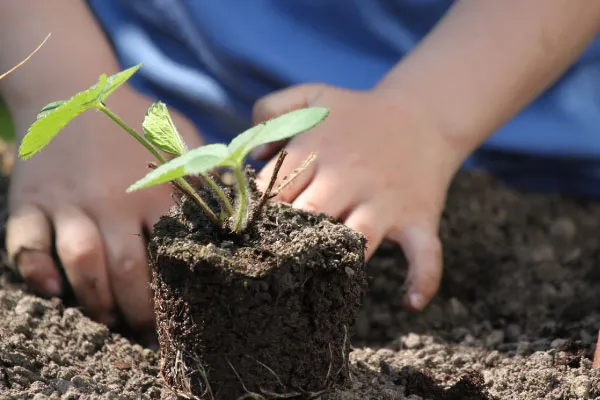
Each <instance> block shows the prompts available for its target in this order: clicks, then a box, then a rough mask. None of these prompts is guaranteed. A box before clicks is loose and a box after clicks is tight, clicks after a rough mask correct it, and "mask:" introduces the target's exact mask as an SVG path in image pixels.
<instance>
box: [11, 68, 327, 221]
mask: <svg viewBox="0 0 600 400" xmlns="http://www.w3.org/2000/svg"><path fill="white" fill-rule="evenodd" d="M141 66H142V64H139V65H136V66H134V67H131V68H129V69H126V70H124V71H121V72H119V73H117V74H115V75H112V76H110V77H107V76H106V75H101V76H100V78H99V79H98V82H97V83H96V84H95V85H94V86H92V87H90V88H89V89H87V90H84V91H82V92H80V93H77V94H76V95H75V96H73V97H71V98H70V99H68V100H64V101H63V100H61V101H55V102H52V103H50V104H48V105H46V106H45V107H44V108H43V109H42V110H41V111H40V112H39V114H38V115H37V118H36V121H35V122H34V123H33V124H32V125H31V127H30V128H29V130H28V132H27V135H25V137H24V138H23V141H22V143H21V146H20V148H19V156H20V157H21V158H22V159H27V158H30V157H32V156H33V155H34V154H36V153H37V152H39V151H41V150H42V149H43V148H44V147H46V146H47V145H48V144H49V143H50V142H51V141H52V140H53V139H54V137H56V136H57V135H58V133H60V131H61V130H62V129H63V128H64V127H65V126H67V125H68V124H69V123H70V122H71V121H72V120H73V119H75V118H76V117H77V116H79V115H80V114H82V113H84V112H86V111H88V110H92V109H97V110H100V111H102V112H103V113H104V114H105V115H106V116H108V117H109V118H110V119H111V120H113V121H114V122H115V123H116V124H117V125H119V126H120V127H121V128H123V130H125V131H126V132H127V133H128V134H129V135H130V136H131V137H133V138H134V139H135V140H137V141H138V142H139V143H140V144H141V145H142V146H144V147H145V148H146V149H147V150H148V151H149V152H150V153H151V154H152V155H153V156H154V158H155V159H156V163H151V164H150V165H152V168H151V169H152V170H151V171H150V172H149V173H148V174H147V175H146V176H144V177H143V178H142V179H140V180H139V181H137V182H135V183H134V184H133V185H131V186H130V187H129V188H128V189H127V192H133V191H136V190H140V189H143V188H148V187H151V186H155V185H159V184H162V183H167V182H170V183H172V184H173V185H174V186H175V187H177V188H178V189H179V190H180V191H181V192H183V193H184V194H186V195H187V196H188V197H189V198H190V199H192V200H193V201H194V202H195V203H196V204H197V205H198V206H199V207H200V209H201V210H202V211H203V212H204V213H205V214H206V215H207V217H208V218H209V219H210V220H211V221H212V222H214V223H215V224H216V225H217V226H219V227H220V228H223V229H225V228H227V229H229V230H231V231H232V232H236V233H240V232H242V231H244V230H245V229H246V228H247V226H248V224H249V222H250V220H251V218H253V217H254V216H256V213H257V212H260V209H261V207H262V205H263V204H264V201H265V199H266V196H269V194H270V193H267V194H266V196H263V198H262V199H261V201H260V202H259V204H258V207H256V205H254V204H252V199H251V196H250V187H249V182H248V180H247V177H246V174H245V173H244V162H245V159H246V157H247V156H248V154H249V153H250V152H251V151H252V150H253V149H255V148H256V147H258V146H260V145H263V144H267V143H271V142H276V141H280V140H283V139H288V138H291V137H293V136H295V135H297V134H299V133H301V132H304V131H307V130H309V129H312V128H313V127H315V126H316V125H317V124H319V123H320V122H321V121H323V120H324V119H325V118H326V117H327V115H328V114H329V111H328V110H327V109H326V108H322V107H309V108H304V109H298V110H294V111H291V112H288V113H286V114H283V115H281V116H279V117H277V118H274V119H271V120H269V121H266V122H263V123H261V124H258V125H256V126H253V127H251V128H250V129H248V130H246V131H244V132H242V133H241V134H239V135H238V136H237V137H235V138H234V139H233V140H232V141H231V142H230V143H229V144H228V145H225V144H223V143H216V144H209V145H205V146H200V147H198V148H195V149H192V150H188V147H187V146H186V144H185V142H184V140H183V138H182V137H181V135H180V134H179V132H178V131H177V128H176V127H175V124H174V123H173V120H172V118H171V116H170V114H169V111H168V109H167V106H166V105H165V104H164V103H162V102H156V103H153V104H152V105H151V106H150V108H149V109H148V111H147V113H146V116H145V118H144V120H143V122H142V128H143V131H144V134H143V135H140V134H139V133H137V132H136V131H135V130H134V129H132V128H131V127H129V126H128V125H126V124H125V123H124V122H123V121H122V120H121V119H120V118H119V117H118V116H117V115H116V114H115V113H113V112H112V111H111V110H110V109H109V108H108V107H107V106H106V104H105V101H106V99H107V98H108V97H109V95H110V94H112V93H113V92H114V91H115V90H117V89H118V87H119V86H121V85H123V84H124V83H125V82H127V81H128V80H129V79H130V78H131V77H132V76H133V75H134V74H135V72H137V70H139V68H141ZM164 155H166V156H167V157H169V158H170V160H168V161H167V159H166V158H165V156H164ZM281 162H283V159H281ZM278 165H279V164H278ZM279 166H280V165H279ZM217 167H220V168H226V169H229V170H231V171H232V172H233V175H234V176H235V185H234V186H235V193H234V196H233V199H230V198H229V197H228V196H227V195H226V194H225V193H224V191H223V189H222V188H221V187H220V186H219V185H218V184H217V183H216V182H215V181H214V180H213V179H212V178H211V177H210V176H209V172H210V171H211V170H213V169H214V168H217ZM186 177H188V178H192V177H200V178H201V181H203V182H205V183H207V186H208V189H209V190H211V191H212V192H213V194H214V195H215V196H216V197H217V198H218V199H219V205H220V207H221V209H220V210H219V212H218V213H215V212H214V211H213V210H212V209H211V208H210V207H209V206H208V204H207V203H206V201H205V200H204V199H203V198H202V197H201V196H200V194H199V193H198V192H197V191H196V190H195V189H194V188H193V187H192V186H191V185H190V183H188V181H187V180H186V179H185V178H186ZM271 186H272V185H271ZM252 210H254V212H251V211H252ZM251 214H252V215H251Z"/></svg>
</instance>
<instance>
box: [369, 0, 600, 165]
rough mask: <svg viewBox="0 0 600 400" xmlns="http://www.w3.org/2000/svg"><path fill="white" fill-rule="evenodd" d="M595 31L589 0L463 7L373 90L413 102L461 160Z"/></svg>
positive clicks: (506, 0) (597, 8)
mask: <svg viewBox="0 0 600 400" xmlns="http://www.w3.org/2000/svg"><path fill="white" fill-rule="evenodd" d="M599 28H600V2H598V1H594V0H587V1H584V0H579V1H572V0H552V1H546V0H527V1H522V0H502V1H495V0H462V1H459V2H458V3H456V5H455V6H454V7H453V9H452V10H451V11H450V12H449V13H448V14H447V16H446V17H445V18H444V19H443V20H442V21H441V22H440V23H439V24H438V26H437V27H436V28H435V29H434V30H433V31H432V32H431V34H430V35H428V37H426V38H425V39H424V40H423V41H422V43H421V44H420V45H419V47H418V48H417V49H416V50H415V51H414V52H413V53H412V54H410V55H408V56H407V57H406V58H405V59H404V60H403V61H401V62H400V63H399V64H398V65H397V66H396V67H395V68H394V69H393V70H392V71H391V72H390V73H389V74H388V75H387V76H386V77H385V78H384V79H383V80H382V81H381V82H380V83H379V85H378V86H377V87H376V90H378V91H381V92H382V93H385V94H386V95H389V96H392V97H393V96H397V95H398V93H400V92H402V93H403V94H402V95H403V96H406V95H407V94H408V96H411V98H412V99H414V102H415V104H417V107H420V108H421V109H422V110H424V111H423V112H424V116H425V118H430V119H431V120H434V121H435V123H436V124H437V126H436V128H437V129H440V131H442V132H443V134H444V135H446V136H447V138H448V139H449V140H450V142H452V143H453V144H454V145H455V146H456V147H457V148H458V149H459V152H461V153H463V154H461V157H466V156H467V155H468V153H470V152H471V151H473V150H474V149H475V148H476V147H477V146H479V144H481V142H482V141H484V140H485V139H486V138H487V137H488V136H489V135H491V134H492V133H493V132H494V131H495V130H497V129H498V128H499V127H500V126H501V125H502V124H504V123H505V122H507V121H508V120H509V119H511V118H512V117H513V116H515V115H516V114H517V113H518V112H519V111H520V110H521V109H523V108H524V107H525V106H527V104H529V103H530V102H531V101H532V100H533V99H534V98H535V97H536V96H538V95H539V94H540V93H541V92H542V91H543V90H544V89H545V88H547V87H548V86H549V85H551V84H552V83H553V82H554V81H555V80H556V79H557V78H558V77H559V76H560V75H561V74H562V73H563V72H564V71H565V70H566V69H567V68H568V67H569V65H571V64H572V62H573V61H574V60H575V59H576V58H577V57H578V56H579V55H580V54H581V52H582V51H583V50H584V49H585V47H586V46H587V45H588V44H589V42H590V41H591V40H592V39H593V38H594V36H595V35H596V34H597V32H598V30H599Z"/></svg>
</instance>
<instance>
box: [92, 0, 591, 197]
mask: <svg viewBox="0 0 600 400" xmlns="http://www.w3.org/2000/svg"><path fill="white" fill-rule="evenodd" d="M88 3H89V5H90V7H91V9H92V11H93V12H94V14H95V16H96V18H97V19H98V21H99V22H100V24H101V26H102V27H103V29H104V31H105V32H106V34H107V36H108V38H109V39H110V41H111V42H112V44H113V46H114V49H115V51H116V54H117V56H118V58H119V60H120V62H121V64H122V66H123V67H129V66H131V65H134V64H137V63H140V62H144V63H145V66H144V68H142V69H141V70H140V72H139V73H138V74H136V76H135V77H134V79H133V80H132V84H133V85H134V87H135V88H137V89H138V90H140V91H141V92H144V93H146V94H148V95H150V96H153V97H155V98H158V99H161V100H163V101H165V102H166V103H167V104H169V105H170V106H172V107H174V108H176V109H178V110H179V111H181V112H183V113H184V114H185V115H187V116H188V118H190V119H191V120H193V121H194V122H195V123H196V124H197V126H198V128H199V129H200V131H201V132H202V134H203V136H204V137H205V138H206V140H207V141H209V142H214V141H228V140H229V139H230V138H231V136H232V135H235V134H236V133H239V132H240V131H242V130H243V129H245V128H247V127H248V126H249V124H250V113H251V108H252V105H253V103H254V102H255V101H256V100H257V99H259V98H260V97H262V96H264V95H266V94H268V93H270V92H272V91H274V90H278V89H281V88H284V87H287V86H290V85H295V84H299V83H306V82H323V83H327V84H330V85H336V86H340V87H345V88H350V89H369V88H371V87H373V86H374V85H375V84H376V83H377V82H378V81H379V80H380V79H381V78H382V77H383V76H384V75H385V74H386V73H387V72H388V71H389V70H390V69H391V68H392V67H393V66H394V65H395V64H396V63H397V62H398V61H399V60H400V59H401V58H402V57H403V56H404V55H406V54H407V53H408V52H410V51H411V50H412V49H413V48H414V47H415V46H416V45H417V44H418V42H419V41H420V40H421V39H422V38H423V36H424V35H426V34H427V33H428V32H429V31H430V30H431V29H432V28H433V27H434V26H435V24H436V23H437V22H438V21H439V20H440V18H441V17H442V16H443V15H444V14H445V13H446V12H447V10H448V9H449V7H451V6H452V3H453V2H452V1H451V0H303V1H298V0H296V1H282V0H252V1H240V0H88ZM457 95H460V93H457ZM464 166H465V168H470V167H481V168H485V169H488V170H490V171H491V172H492V173H494V174H496V175H497V176H498V177H500V178H501V179H503V180H505V181H506V182H508V183H510V184H513V185H515V186H517V187H521V188H526V189H537V190H547V191H555V192H561V193H567V194H577V195H586V196H598V197H600V39H596V40H595V41H594V42H593V43H592V44H591V45H590V46H589V47H588V49H587V50H586V52H585V53H584V54H583V55H582V56H581V57H580V59H579V60H578V61H577V63H575V64H574V65H573V66H572V67H571V68H570V69H569V70H568V71H567V72H566V73H565V74H564V75H563V76H562V77H561V79H560V80H559V81H558V82H556V83H555V84H554V85H553V86H552V87H551V88H549V89H548V90H547V91H546V92H545V93H544V94H543V95H542V96H540V97H539V98H538V99H537V100H536V101H535V102H534V103H533V104H531V105H530V106H529V107H528V108H526V109H525V110H523V111H522V112H521V113H520V114H519V115H518V116H516V117H515V118H514V119H513V120H511V121H509V122H508V123H507V124H505V125H504V126H503V127H502V128H501V129H499V130H498V132H496V133H495V134H494V135H493V136H492V137H491V138H489V139H488V140H487V141H486V142H485V143H484V144H483V146H481V148H480V149H478V150H477V151H476V152H475V153H474V154H473V155H472V156H471V157H470V158H469V159H468V160H467V161H466V163H465V165H464Z"/></svg>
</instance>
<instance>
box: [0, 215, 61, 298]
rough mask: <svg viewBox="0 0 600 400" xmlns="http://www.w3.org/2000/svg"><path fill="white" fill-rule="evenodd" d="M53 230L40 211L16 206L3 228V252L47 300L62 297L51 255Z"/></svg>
mask: <svg viewBox="0 0 600 400" xmlns="http://www.w3.org/2000/svg"><path fill="white" fill-rule="evenodd" d="M51 246H52V228H51V225H50V221H49V220H48V218H47V217H46V215H45V214H44V213H43V212H42V210H41V209H39V208H38V207H36V206H34V205H26V206H19V207H18V208H17V209H16V210H15V211H13V212H11V215H10V217H9V219H8V222H7V227H6V250H7V253H8V256H9V258H10V259H11V260H12V262H13V263H14V265H15V266H16V267H17V268H18V270H19V273H20V274H21V276H22V277H23V279H25V281H26V282H27V283H28V284H29V285H31V286H32V287H33V288H35V289H36V290H38V291H40V292H41V293H42V294H44V295H46V296H59V295H60V294H61V291H62V288H61V277H60V273H59V271H58V268H57V267H56V265H55V263H54V260H53V258H52V255H51Z"/></svg>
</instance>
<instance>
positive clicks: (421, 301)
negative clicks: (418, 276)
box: [408, 293, 425, 310]
mask: <svg viewBox="0 0 600 400" xmlns="http://www.w3.org/2000/svg"><path fill="white" fill-rule="evenodd" d="M408 301H409V303H410V306H411V307H412V308H414V309H415V310H422V309H423V308H424V307H425V298H424V297H423V296H422V295H420V294H419V293H410V294H409V295H408Z"/></svg>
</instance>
